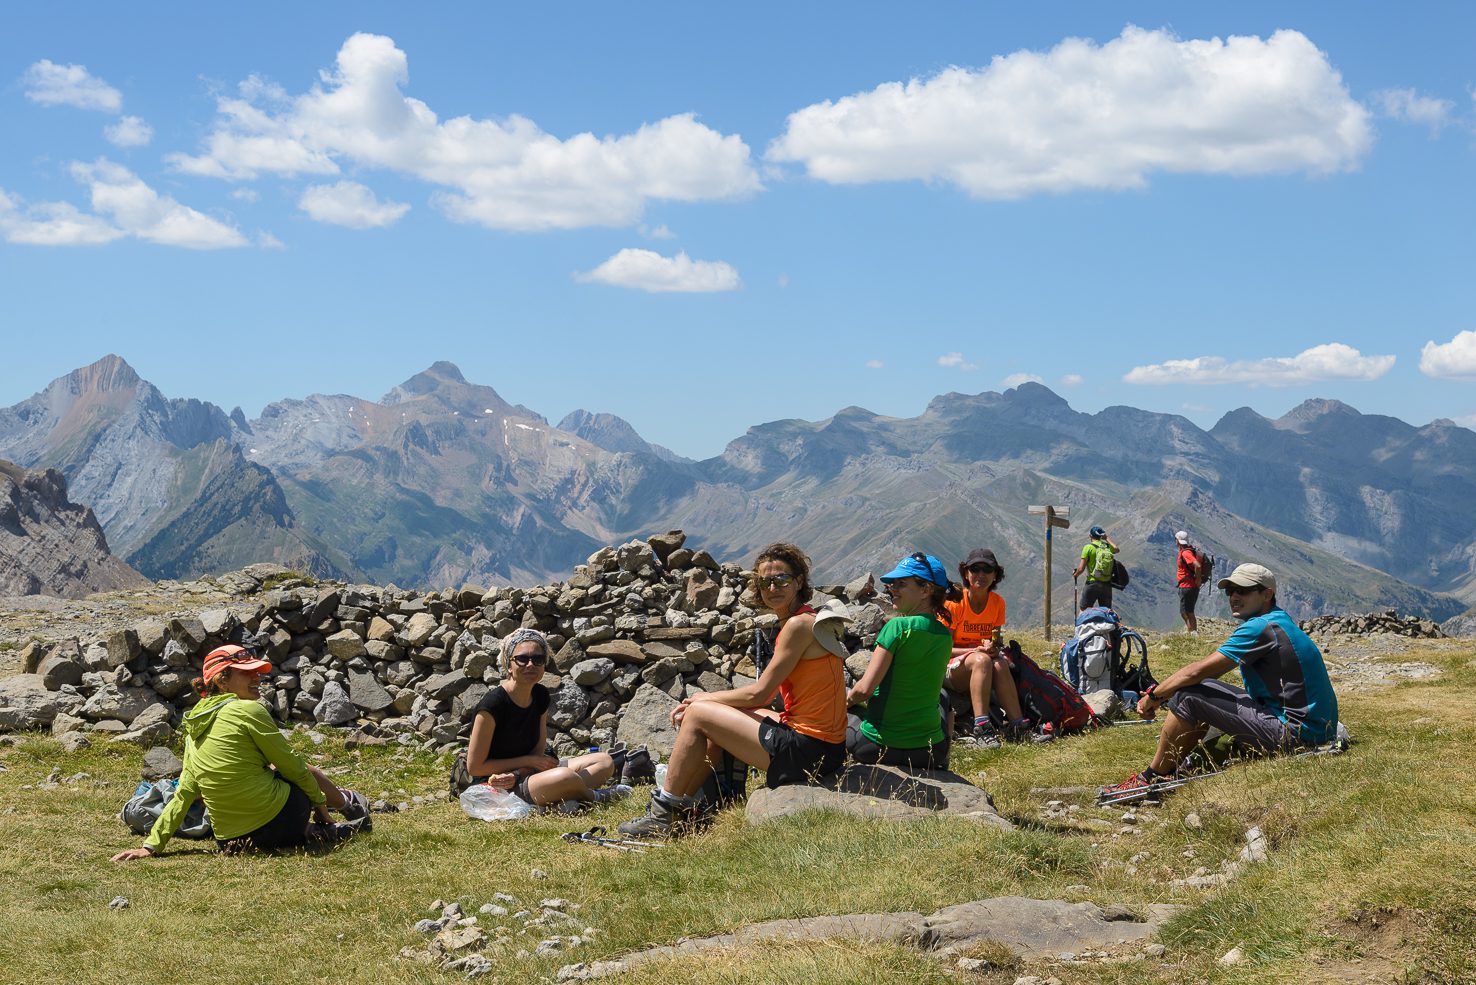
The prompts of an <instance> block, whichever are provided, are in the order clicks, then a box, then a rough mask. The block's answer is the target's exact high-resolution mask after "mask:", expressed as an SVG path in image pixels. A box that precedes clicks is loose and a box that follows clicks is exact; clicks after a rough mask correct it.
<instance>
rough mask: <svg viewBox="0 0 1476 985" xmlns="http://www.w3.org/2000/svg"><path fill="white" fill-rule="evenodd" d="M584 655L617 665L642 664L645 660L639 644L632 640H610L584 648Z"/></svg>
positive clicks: (644, 654)
mask: <svg viewBox="0 0 1476 985" xmlns="http://www.w3.org/2000/svg"><path fill="white" fill-rule="evenodd" d="M584 653H585V656H587V657H604V658H605V659H607V660H613V661H615V662H616V663H618V664H643V663H645V662H646V659H647V657H646V653H645V651H644V650H642V649H641V646H640V644H639V643H636V642H634V641H633V640H610V641H609V642H608V643H595V644H593V645H592V646H587V647H585V648H584Z"/></svg>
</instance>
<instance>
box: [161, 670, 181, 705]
mask: <svg viewBox="0 0 1476 985" xmlns="http://www.w3.org/2000/svg"><path fill="white" fill-rule="evenodd" d="M189 687H190V677H189V675H188V674H184V673H181V672H180V671H177V670H161V671H159V672H157V673H156V674H154V692H155V693H156V694H158V695H159V697H161V698H165V699H166V700H172V699H174V698H177V697H179V696H180V695H181V694H184V693H185V692H186V691H188V690H189Z"/></svg>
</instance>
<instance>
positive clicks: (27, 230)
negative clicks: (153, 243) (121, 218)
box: [0, 189, 124, 246]
mask: <svg viewBox="0 0 1476 985" xmlns="http://www.w3.org/2000/svg"><path fill="white" fill-rule="evenodd" d="M123 235H124V232H123V230H121V229H119V228H118V227H116V226H114V225H113V224H112V223H110V222H108V221H106V220H104V219H100V218H98V217H97V216H95V215H88V214H87V213H85V212H82V211H81V210H79V209H78V208H77V207H76V206H75V205H72V204H71V203H69V202H40V203H37V204H36V205H32V206H26V205H25V204H24V203H22V202H21V200H20V199H18V198H16V197H15V196H13V195H10V194H7V193H6V192H5V191H4V190H3V189H0V236H3V237H4V238H5V241H6V242H7V243H23V244H26V245H29V246H100V245H101V244H103V243H111V242H112V241H113V240H115V239H118V238H120V237H122V236H123Z"/></svg>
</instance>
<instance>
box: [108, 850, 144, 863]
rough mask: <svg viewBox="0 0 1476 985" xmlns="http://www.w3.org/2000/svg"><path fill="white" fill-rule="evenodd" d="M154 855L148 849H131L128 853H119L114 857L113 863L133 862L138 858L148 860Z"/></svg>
mask: <svg viewBox="0 0 1476 985" xmlns="http://www.w3.org/2000/svg"><path fill="white" fill-rule="evenodd" d="M152 854H154V853H153V852H151V851H149V850H148V849H147V848H130V849H128V850H127V851H126V852H119V853H118V854H117V855H114V856H113V858H112V861H114V862H131V861H133V860H134V859H136V858H148V857H149V856H150V855H152Z"/></svg>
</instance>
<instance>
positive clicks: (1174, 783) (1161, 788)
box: [1097, 770, 1226, 807]
mask: <svg viewBox="0 0 1476 985" xmlns="http://www.w3.org/2000/svg"><path fill="white" fill-rule="evenodd" d="M1225 772H1226V771H1225V770H1214V771H1213V772H1210V773H1195V774H1194V775H1193V776H1177V777H1174V778H1173V779H1172V780H1160V781H1159V782H1157V783H1151V784H1149V785H1148V786H1145V787H1138V788H1136V789H1133V790H1124V791H1122V792H1120V793H1115V794H1102V793H1099V794H1097V806H1098V807H1110V806H1112V805H1113V804H1126V803H1129V802H1131V801H1134V800H1147V799H1148V798H1149V797H1156V796H1158V795H1159V794H1161V793H1167V792H1168V791H1170V790H1177V789H1179V788H1180V787H1182V786H1184V785H1185V784H1189V783H1193V782H1194V781H1195V780H1208V779H1209V778H1210V777H1212V776H1220V775H1222V774H1223V773H1225Z"/></svg>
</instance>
